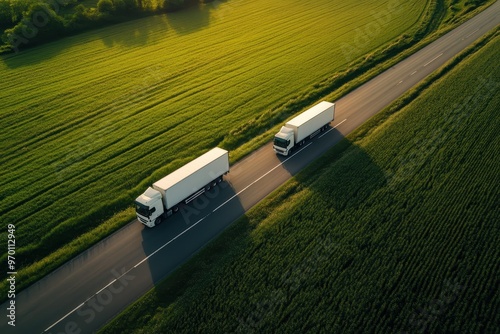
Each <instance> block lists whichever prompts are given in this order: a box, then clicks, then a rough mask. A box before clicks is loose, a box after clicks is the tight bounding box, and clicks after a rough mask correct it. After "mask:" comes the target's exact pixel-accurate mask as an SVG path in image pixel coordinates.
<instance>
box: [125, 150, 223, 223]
mask: <svg viewBox="0 0 500 334" xmlns="http://www.w3.org/2000/svg"><path fill="white" fill-rule="evenodd" d="M228 172H229V153H228V151H226V150H223V149H221V148H218V147H216V148H214V149H212V150H210V151H208V152H207V153H205V154H203V155H202V156H200V157H198V158H196V159H194V160H193V161H191V162H189V163H187V164H186V165H184V166H182V167H181V168H179V169H177V170H176V171H174V172H172V173H170V174H169V175H167V176H165V177H164V178H162V179H161V180H159V181H157V182H155V183H153V186H152V187H149V188H148V189H147V190H146V191H145V192H144V193H143V194H142V195H141V196H139V197H137V199H136V200H135V207H136V214H137V219H138V220H139V221H140V222H141V223H143V224H144V225H146V226H148V227H153V226H155V225H158V224H159V223H161V221H162V219H163V218H165V217H169V216H171V215H172V214H173V213H174V212H176V211H178V210H179V205H180V204H182V203H185V204H187V203H189V202H191V201H192V200H194V199H195V198H196V197H198V196H199V195H201V194H203V193H204V192H205V191H207V190H209V189H210V188H211V187H214V186H216V185H217V183H220V182H221V181H222V177H223V176H224V175H225V174H227V173H228Z"/></svg>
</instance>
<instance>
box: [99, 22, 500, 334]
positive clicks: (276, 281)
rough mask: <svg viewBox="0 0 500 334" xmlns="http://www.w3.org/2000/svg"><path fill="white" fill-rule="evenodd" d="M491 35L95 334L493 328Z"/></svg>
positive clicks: (495, 69) (499, 299)
mask: <svg viewBox="0 0 500 334" xmlns="http://www.w3.org/2000/svg"><path fill="white" fill-rule="evenodd" d="M497 32H498V31H497ZM495 36H496V37H491V36H490V39H489V42H487V43H485V46H483V47H481V48H479V51H477V50H476V51H475V53H472V54H471V55H470V56H468V57H467V58H466V59H465V60H462V62H460V63H459V64H458V65H457V66H456V67H455V68H453V69H452V70H451V71H450V72H449V73H448V74H446V75H444V76H442V77H441V78H439V79H438V80H436V81H435V82H433V84H432V85H431V86H430V88H428V89H425V90H423V91H422V92H421V95H420V96H419V97H418V98H417V99H415V100H414V101H413V102H411V103H410V104H409V105H407V106H405V107H403V108H401V109H400V110H399V111H397V112H393V113H392V114H390V116H389V117H388V118H387V119H386V120H385V121H384V122H383V123H381V124H380V125H379V126H377V127H375V128H371V126H370V128H369V131H365V130H366V129H360V130H359V131H356V132H355V133H353V134H352V135H350V136H348V137H347V138H346V139H345V140H344V141H343V142H342V143H340V145H337V146H336V147H334V148H333V149H332V150H331V151H330V152H329V153H327V154H326V156H324V157H322V158H320V159H319V160H318V161H317V162H315V163H313V164H312V165H311V166H310V167H308V168H306V170H304V171H303V172H301V173H300V174H299V175H298V176H297V177H296V178H294V179H293V180H291V181H290V182H287V183H286V184H285V185H284V186H283V187H281V188H279V189H278V190H277V191H276V192H274V193H273V194H272V195H271V196H270V197H269V198H267V199H266V200H264V201H263V202H261V203H260V204H259V205H258V206H257V207H255V208H253V209H252V210H250V212H249V213H248V214H247V216H246V217H244V218H243V219H241V220H239V221H238V222H237V223H235V224H233V225H232V226H231V227H230V228H229V229H228V230H226V231H225V232H224V233H223V234H222V235H221V237H220V238H218V239H217V240H216V241H215V242H213V243H211V244H210V245H209V246H208V247H207V248H206V249H204V250H203V251H202V252H201V253H199V254H197V255H196V256H195V257H194V258H193V259H192V260H191V261H189V262H188V263H187V264H185V265H184V266H182V267H181V268H180V269H179V270H177V271H176V272H175V273H174V274H173V275H172V276H171V277H169V278H168V279H166V280H165V281H164V282H163V283H162V284H161V285H160V286H157V287H156V288H155V289H153V290H152V291H150V292H149V293H148V294H147V295H146V296H145V297H143V298H142V299H141V300H139V301H138V302H136V303H135V304H133V305H132V306H131V307H130V308H129V309H128V310H127V311H126V312H125V313H124V314H122V315H121V316H120V317H119V318H118V319H116V320H115V321H114V322H113V323H111V324H110V325H109V326H108V327H107V328H105V329H104V330H103V332H104V333H118V332H120V333H150V332H157V333H160V332H161V333H194V332H203V333H306V332H310V333H320V332H324V333H363V332H377V333H498V324H499V323H500V294H499V291H498V282H499V281H498V273H499V272H500V263H499V262H498V259H499V258H500V246H499V244H498V238H499V236H500V231H499V226H498V222H499V221H500V210H499V207H498V199H499V198H500V187H499V182H500V179H499V175H500V167H499V166H500V164H499V162H500V159H499V152H500V128H499V125H500V114H499V113H498V106H499V105H500V89H499V87H500V66H499V64H498V62H497V61H496V59H497V58H498V50H499V48H500V35H498V33H497V34H496V35H495ZM429 82H432V81H429ZM382 113H384V112H382ZM375 117H379V116H375ZM366 126H368V125H365V127H366ZM362 133H364V135H361V134H362Z"/></svg>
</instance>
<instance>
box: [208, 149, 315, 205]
mask: <svg viewBox="0 0 500 334" xmlns="http://www.w3.org/2000/svg"><path fill="white" fill-rule="evenodd" d="M311 144H312V143H309V144H307V145H306V146H304V147H302V148H301V149H300V150H298V151H297V152H295V153H294V154H292V155H291V156H290V157H288V158H287V159H285V160H283V161H282V162H280V163H279V164H277V165H276V166H274V167H273V168H272V169H271V170H269V171H268V172H267V173H265V174H264V175H262V176H261V177H259V178H258V179H257V180H255V181H253V182H252V183H250V184H249V185H248V186H246V187H245V188H243V189H241V190H240V191H239V192H237V193H236V194H234V195H233V196H231V198H230V199H228V200H227V201H225V202H224V203H222V204H221V205H219V206H218V207H216V208H215V209H214V210H213V211H212V212H215V211H217V210H219V209H220V208H221V207H223V206H224V205H226V204H227V202H229V201H231V200H232V199H233V198H235V197H236V196H238V195H239V194H241V193H242V192H244V191H245V190H247V189H248V188H250V186H252V185H253V184H255V183H256V182H259V181H260V180H262V178H264V177H265V176H266V175H268V174H269V173H271V172H272V171H273V170H275V169H276V168H278V167H279V166H281V165H283V164H284V163H285V162H287V161H288V160H290V159H291V158H293V157H294V156H295V155H297V154H299V153H300V152H301V151H302V150H303V149H305V148H306V147H308V146H309V145H311Z"/></svg>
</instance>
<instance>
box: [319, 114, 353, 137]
mask: <svg viewBox="0 0 500 334" xmlns="http://www.w3.org/2000/svg"><path fill="white" fill-rule="evenodd" d="M345 121H347V118H346V119H344V120H343V121H342V122H340V123H339V124H337V125H335V126H334V127H333V128H331V129H329V130H328V131H326V132H325V133H323V134H322V135H321V136H319V137H318V138H321V137H323V136H324V135H326V134H327V133H328V132H330V131H332V130H333V129H335V128H336V127H337V126H339V125H340V124H342V123H344V122H345Z"/></svg>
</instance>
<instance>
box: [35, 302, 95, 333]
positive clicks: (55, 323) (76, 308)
mask: <svg viewBox="0 0 500 334" xmlns="http://www.w3.org/2000/svg"><path fill="white" fill-rule="evenodd" d="M92 297H94V296H92ZM92 297H90V298H92ZM90 298H89V299H90ZM89 299H87V300H89ZM87 300H86V301H84V302H83V303H81V304H80V305H78V306H77V307H75V308H74V309H72V310H71V311H69V312H68V313H67V314H66V315H65V316H64V317H62V318H61V319H59V320H57V321H56V322H54V323H53V324H52V325H51V326H50V327H49V328H47V329H46V330H44V332H48V331H50V329H51V328H52V327H54V326H55V325H57V324H58V323H60V322H61V321H63V320H64V319H65V318H66V317H67V316H68V315H70V314H71V313H73V312H75V311H76V310H78V309H79V308H80V307H82V306H83V305H84V304H85V303H86V302H87Z"/></svg>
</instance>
